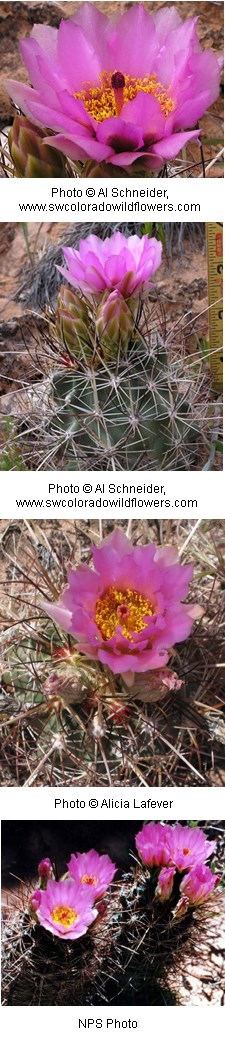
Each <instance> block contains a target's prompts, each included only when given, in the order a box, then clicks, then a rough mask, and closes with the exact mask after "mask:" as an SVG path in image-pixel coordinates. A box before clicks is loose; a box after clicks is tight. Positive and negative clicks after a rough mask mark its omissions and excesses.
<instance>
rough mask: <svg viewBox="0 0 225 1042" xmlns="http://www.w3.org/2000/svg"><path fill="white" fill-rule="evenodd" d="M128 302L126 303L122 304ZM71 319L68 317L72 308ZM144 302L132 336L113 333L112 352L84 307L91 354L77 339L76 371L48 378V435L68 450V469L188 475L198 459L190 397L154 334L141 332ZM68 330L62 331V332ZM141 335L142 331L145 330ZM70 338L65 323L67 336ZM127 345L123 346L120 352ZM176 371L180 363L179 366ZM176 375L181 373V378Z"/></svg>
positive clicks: (68, 369)
mask: <svg viewBox="0 0 225 1042" xmlns="http://www.w3.org/2000/svg"><path fill="white" fill-rule="evenodd" d="M124 304H125V302H124ZM70 314H72V309H71V312H70ZM147 322H148V314H147V306H146V305H145V304H144V303H143V304H142V306H141V307H140V308H139V315H138V317H137V319H136V321H135V326H134V324H133V322H132V321H131V325H132V326H133V329H132V332H131V335H130V337H129V334H128V333H127V331H126V332H125V333H124V329H123V330H122V333H121V334H120V332H119V331H118V334H117V340H118V343H117V350H116V347H115V343H113V342H112V348H111V358H110V360H109V352H110V346H109V344H110V342H109V338H107V343H106V337H105V336H104V333H103V337H102V339H101V340H100V339H99V338H98V328H99V325H98V318H97V323H96V324H95V315H94V313H93V312H92V330H91V316H90V307H89V340H90V339H91V340H92V344H93V345H94V347H93V350H92V357H91V355H90V348H89V349H88V348H87V346H86V344H84V342H83V336H82V332H81V333H80V332H79V336H78V333H77V336H76V349H74V348H73V355H74V350H75V353H76V368H74V369H73V370H72V368H71V366H70V367H68V366H66V365H65V361H66V360H64V362H63V365H61V366H60V367H59V368H58V369H56V371H55V372H53V373H52V376H51V400H52V416H51V420H50V431H51V433H52V432H54V435H55V436H56V437H57V441H58V454H59V459H60V451H61V450H62V452H63V456H64V461H65V444H66V456H67V463H68V466H69V464H70V461H71V464H73V466H74V468H75V469H76V468H77V469H89V468H90V469H93V470H94V469H99V466H100V465H101V467H102V468H103V469H106V470H107V469H109V470H110V469H111V468H112V467H115V468H116V469H119V470H126V469H127V470H135V469H139V468H141V469H143V468H144V469H145V468H146V469H147V468H154V469H161V468H163V469H165V470H169V469H170V468H172V467H176V468H177V469H185V468H186V466H187V459H189V455H191V458H192V459H193V457H194V454H195V441H196V425H194V424H193V421H192V409H191V404H190V402H189V401H188V396H187V393H186V385H185V393H184V392H183V390H180V389H179V388H180V378H179V377H178V375H177V372H176V364H173V365H172V366H171V364H170V362H169V358H168V354H167V350H166V347H165V343H164V342H163V339H162V337H161V335H160V333H159V332H157V330H156V329H154V328H153V329H152V330H151V332H150V334H149V332H146V323H147ZM64 328H65V327H64ZM142 330H143V332H142ZM69 335H70V349H71V343H72V340H71V336H72V333H71V322H70V334H69V329H68V325H67V329H66V337H65V336H64V345H65V339H67V343H68V338H69ZM125 339H126V340H127V346H126V348H124V342H125ZM179 370H180V365H179ZM179 376H180V373H179Z"/></svg>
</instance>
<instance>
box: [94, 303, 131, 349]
mask: <svg viewBox="0 0 225 1042" xmlns="http://www.w3.org/2000/svg"><path fill="white" fill-rule="evenodd" d="M133 327H134V319H133V316H132V314H131V310H130V307H129V305H128V304H127V302H126V300H124V297H122V296H121V294H120V293H119V291H118V290H117V289H115V290H113V292H112V293H110V294H109V296H106V297H105V298H104V297H103V299H102V301H101V304H100V305H99V307H98V310H97V315H96V331H97V334H98V337H99V340H100V343H101V345H103V347H104V354H105V357H106V358H108V359H110V358H113V357H115V355H116V354H117V351H118V349H119V348H122V351H123V352H124V351H125V350H126V347H127V345H128V341H129V339H130V337H131V334H132V331H133Z"/></svg>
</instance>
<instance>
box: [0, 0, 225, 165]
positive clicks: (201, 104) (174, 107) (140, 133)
mask: <svg viewBox="0 0 225 1042" xmlns="http://www.w3.org/2000/svg"><path fill="white" fill-rule="evenodd" d="M21 51H22V56H23V60H24V63H25V65H26V68H27V71H28V74H29V77H30V81H31V83H32V85H33V86H32V87H29V86H25V85H24V84H23V83H18V82H17V81H16V80H8V81H6V88H7V90H8V93H9V95H10V97H11V98H12V99H13V101H14V102H15V104H16V105H18V106H19V108H21V109H22V112H23V113H24V114H25V115H26V116H28V118H29V119H31V120H32V122H34V123H36V124H37V125H38V126H41V127H43V126H45V127H48V128H49V129H50V130H51V131H54V136H50V137H48V136H47V137H46V139H45V141H46V142H47V143H48V144H49V145H52V146H53V147H54V148H58V149H59V150H60V152H63V153H64V155H66V156H67V157H68V158H70V159H72V160H74V161H81V162H86V161H87V160H90V159H91V160H93V161H95V162H96V163H97V164H102V163H103V164H104V163H105V162H106V163H109V164H111V165H112V166H114V167H115V173H116V169H117V167H118V166H119V167H122V168H128V169H129V168H131V167H132V165H133V164H134V163H135V161H137V164H138V170H140V161H141V169H143V170H147V171H152V170H153V171H157V170H160V168H161V167H162V166H163V164H164V162H167V161H170V160H173V159H174V157H175V156H177V155H178V154H179V152H180V150H181V149H182V148H183V147H184V145H186V143H187V141H190V140H191V139H198V137H199V131H198V130H191V128H192V127H195V126H196V123H197V121H198V120H199V119H201V117H202V116H203V114H204V112H206V109H207V108H208V107H209V105H212V103H213V102H214V101H215V100H216V98H217V97H218V94H219V76H220V62H219V60H218V59H217V57H216V55H215V54H213V51H212V50H210V49H208V50H207V51H206V52H205V53H204V52H203V51H202V50H201V46H200V44H199V40H198V35H197V19H196V18H190V19H188V20H187V21H185V22H184V21H182V19H181V18H180V17H179V14H178V12H177V11H176V8H175V7H171V5H170V6H168V7H164V8H163V9H162V10H158V11H156V12H154V13H153V14H151V15H150V14H149V13H148V11H147V9H146V4H139V3H138V4H135V3H132V4H131V5H130V9H129V10H128V11H125V13H124V14H123V15H122V17H120V18H118V19H116V20H114V19H113V20H109V19H108V18H107V16H106V15H104V14H102V13H101V12H100V11H99V9H98V5H97V6H96V7H95V6H94V5H93V3H84V4H82V5H81V6H80V7H79V8H78V10H76V12H75V14H74V15H73V17H72V18H71V19H69V20H68V21H64V20H63V21H62V22H61V23H60V26H59V29H58V30H57V29H53V28H50V26H45V25H35V26H34V28H33V30H32V33H31V37H30V39H25V40H22V42H21ZM133 172H134V173H135V167H134V171H133Z"/></svg>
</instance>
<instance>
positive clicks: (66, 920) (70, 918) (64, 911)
mask: <svg viewBox="0 0 225 1042" xmlns="http://www.w3.org/2000/svg"><path fill="white" fill-rule="evenodd" d="M51 917H52V919H53V923H58V924H60V926H65V927H67V929H69V926H73V923H75V922H76V919H78V915H77V914H76V912H75V911H74V908H70V907H69V905H56V908H53V911H52V912H51Z"/></svg>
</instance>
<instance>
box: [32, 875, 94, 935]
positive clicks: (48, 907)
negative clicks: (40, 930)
mask: <svg viewBox="0 0 225 1042" xmlns="http://www.w3.org/2000/svg"><path fill="white" fill-rule="evenodd" d="M40 894H41V902H40V904H39V906H38V909H37V917H38V921H39V923H40V925H41V926H44V927H45V930H49V931H50V933H53V934H56V936H57V937H61V939H62V940H70V941H73V940H77V939H78V937H82V936H83V934H84V933H86V932H87V929H88V927H89V926H91V924H92V923H93V922H94V920H95V919H96V916H97V911H96V909H94V908H93V907H92V894H90V891H89V892H88V890H87V891H86V892H85V893H84V890H83V889H82V888H81V887H80V886H78V885H77V883H75V882H74V881H73V880H72V879H69V880H68V879H65V880H61V881H60V882H59V883H56V882H55V881H53V880H50V881H49V882H48V883H47V888H46V890H41V891H40Z"/></svg>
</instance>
